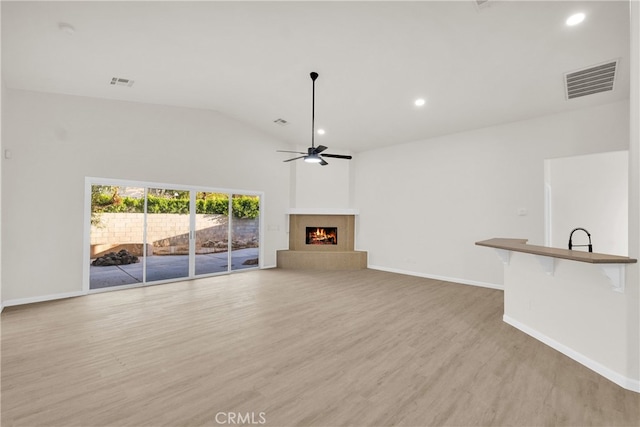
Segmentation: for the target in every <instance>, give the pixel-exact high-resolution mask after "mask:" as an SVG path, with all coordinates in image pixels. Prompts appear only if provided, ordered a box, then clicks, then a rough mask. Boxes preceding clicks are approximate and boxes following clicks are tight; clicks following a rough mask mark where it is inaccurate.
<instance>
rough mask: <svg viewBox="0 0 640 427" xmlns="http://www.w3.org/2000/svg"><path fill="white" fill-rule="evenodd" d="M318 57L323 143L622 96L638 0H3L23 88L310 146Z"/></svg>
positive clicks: (14, 71)
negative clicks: (160, 109)
mask: <svg viewBox="0 0 640 427" xmlns="http://www.w3.org/2000/svg"><path fill="white" fill-rule="evenodd" d="M578 11H582V12H584V13H586V19H585V21H584V22H583V23H582V24H581V25H578V26H576V27H568V26H566V25H565V23H564V22H565V20H566V18H567V17H568V16H569V15H570V14H572V13H574V12H578ZM60 23H68V24H70V25H72V26H73V27H74V28H75V33H73V34H68V33H67V32H64V31H61V30H60V28H59V24H60ZM616 58H620V66H619V70H618V78H617V83H616V89H615V90H614V91H613V92H609V93H603V94H596V95H591V96H587V97H584V98H578V99H574V100H571V101H567V100H565V95H564V80H563V78H564V73H566V72H568V71H573V70H576V69H580V68H583V67H587V66H591V65H595V64H598V63H601V62H605V61H608V60H611V59H616ZM311 71H316V72H318V73H319V74H320V77H319V78H318V80H317V82H316V128H318V127H322V128H324V129H326V134H325V135H323V136H317V137H316V143H321V144H323V145H327V146H329V147H334V148H342V149H345V150H352V151H354V152H358V151H363V150H367V149H370V148H374V147H380V146H385V145H391V144H398V143H402V142H408V141H413V140H420V139H424V138H428V137H432V136H437V135H443V134H448V133H453V132H459V131H463V130H468V129H474V128H480V127H485V126H490V125H494V124H500V123H505V122H511V121H516V120H521V119H527V118H531V117H535V116H540V115H545V114H550V113H555V112H561V111H566V110H571V109H576V108H583V107H586V106H592V105H597V104H603V103H609V102H614V101H617V100H620V99H625V98H628V97H629V4H628V2H626V1H620V2H618V1H567V2H564V1H532V2H526V1H508V2H498V1H493V0H491V1H490V2H489V6H488V7H484V8H478V7H477V6H476V4H475V1H473V0H464V1H440V2H435V1H417V2H398V1H392V2H333V1H327V2H284V1H283V2H262V1H260V2H204V1H203V2H180V1H173V2H144V1H142V2H86V1H85V2H26V1H21V2H7V1H2V78H3V80H4V84H5V85H6V87H8V88H16V89H26V90H34V91H44V92H54V93H63V94H71V95H80V96H90V97H97V98H106V99H118V100H125V101H134V102H146V103H152V104H164V105H173V106H184V107H195V108H205V109H211V110H216V111H219V112H221V113H223V114H226V115H228V116H231V117H233V118H236V119H238V120H240V121H242V122H245V123H247V124H248V125H250V126H252V127H255V128H258V129H261V130H263V131H265V132H267V133H268V134H271V135H273V136H275V137H277V138H280V139H282V140H283V141H287V142H289V143H291V144H296V145H305V146H306V145H310V139H311V118H310V116H311V79H310V78H309V73H310V72H311ZM112 77H124V78H129V79H133V80H134V81H135V84H134V85H133V87H131V88H128V87H120V86H112V85H110V84H109V83H110V81H111V78H112ZM417 97H424V98H426V100H427V104H426V105H425V106H424V107H422V108H417V107H415V106H414V105H413V101H414V99H415V98H417ZM278 118H283V119H285V120H287V121H288V122H289V124H288V125H287V126H285V127H282V126H279V125H277V124H275V123H273V121H274V120H275V119H278ZM331 151H332V152H333V151H334V150H331Z"/></svg>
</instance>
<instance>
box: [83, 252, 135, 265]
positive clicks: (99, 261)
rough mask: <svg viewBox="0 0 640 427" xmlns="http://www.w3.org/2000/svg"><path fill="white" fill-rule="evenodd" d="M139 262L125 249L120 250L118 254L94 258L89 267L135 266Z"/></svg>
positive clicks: (111, 253)
mask: <svg viewBox="0 0 640 427" xmlns="http://www.w3.org/2000/svg"><path fill="white" fill-rule="evenodd" d="M137 262H140V259H138V257H137V256H135V255H132V254H131V253H130V252H129V251H127V250H126V249H122V250H121V251H120V252H117V253H116V252H109V253H108V254H106V255H103V256H101V257H98V258H96V259H95V260H94V261H93V262H92V263H91V265H93V266H96V267H108V266H112V265H126V264H135V263H137Z"/></svg>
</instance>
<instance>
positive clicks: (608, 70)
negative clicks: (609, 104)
mask: <svg viewBox="0 0 640 427" xmlns="http://www.w3.org/2000/svg"><path fill="white" fill-rule="evenodd" d="M617 68H618V60H617V59H616V60H615V61H609V62H606V63H604V64H599V65H595V66H593V67H589V68H584V69H582V70H577V71H572V72H570V73H566V74H565V75H564V81H565V88H566V97H567V100H569V99H573V98H578V97H581V96H586V95H591V94H594V93H599V92H608V91H612V90H613V86H614V83H615V81H616V69H617Z"/></svg>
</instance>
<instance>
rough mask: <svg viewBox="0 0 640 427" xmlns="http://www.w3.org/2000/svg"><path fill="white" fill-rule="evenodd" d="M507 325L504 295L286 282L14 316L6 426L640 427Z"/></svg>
mask: <svg viewBox="0 0 640 427" xmlns="http://www.w3.org/2000/svg"><path fill="white" fill-rule="evenodd" d="M502 311H503V308H502V292H501V291H497V290H491V289H483V288H477V287H472V286H465V285H458V284H452V283H444V282H439V281H434V280H428V279H421V278H416V277H410V276H403V275H397V274H391V273H385V272H380V271H372V270H360V271H350V272H339V271H333V272H319V271H315V272H311V271H293V270H279V269H274V270H263V271H252V272H244V273H240V274H234V275H229V276H218V277H214V278H207V279H200V280H194V281H189V282H182V283H172V284H167V285H159V286H152V287H146V288H138V289H131V290H126V291H117V292H107V293H101V294H93V295H90V296H86V297H80V298H74V299H68V300H59V301H53V302H48V303H41V304H33V305H29V306H23V307H11V308H7V309H5V311H4V312H3V313H2V426H5V427H6V426H196V425H209V426H215V425H218V424H217V422H216V414H219V413H223V412H224V413H240V414H242V415H243V416H246V414H251V413H254V418H253V421H254V422H256V423H259V422H260V421H262V420H263V418H261V417H260V413H263V414H262V415H263V417H264V420H266V424H264V425H267V426H294V425H299V426H347V425H351V426H390V425H402V426H444V425H448V426H453V425H455V426H502V425H505V426H506V425H509V426H539V425H540V426H542V425H545V426H556V425H557V426H560V425H563V426H564V425H567V426H569V425H570V426H587V425H597V426H617V425H628V426H637V425H639V424H640V395H639V394H637V393H634V392H631V391H627V390H624V389H622V388H620V387H619V386H617V385H615V384H613V383H611V382H610V381H608V380H606V379H605V378H603V377H601V376H599V375H597V374H595V373H594V372H592V371H590V370H589V369H587V368H585V367H583V366H581V365H580V364H578V363H576V362H574V361H572V360H570V359H569V358H567V357H565V356H564V355H562V354H560V353H558V352H556V351H555V350H553V349H551V348H549V347H547V346H546V345H544V344H542V343H540V342H538V341H536V340H534V339H533V338H530V337H528V336H527V335H525V334H523V333H521V332H519V331H518V330H516V329H514V328H512V327H510V326H509V325H507V324H505V323H503V322H502V320H501V319H502ZM225 420H227V418H226V416H225V415H222V416H221V415H218V421H223V422H224V421H225ZM256 425H259V424H256Z"/></svg>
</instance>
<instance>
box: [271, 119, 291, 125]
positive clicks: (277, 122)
mask: <svg viewBox="0 0 640 427" xmlns="http://www.w3.org/2000/svg"><path fill="white" fill-rule="evenodd" d="M273 123H275V124H277V125H280V126H286V125H287V124H289V122H288V121H286V120H285V119H275V120H274V121H273Z"/></svg>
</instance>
